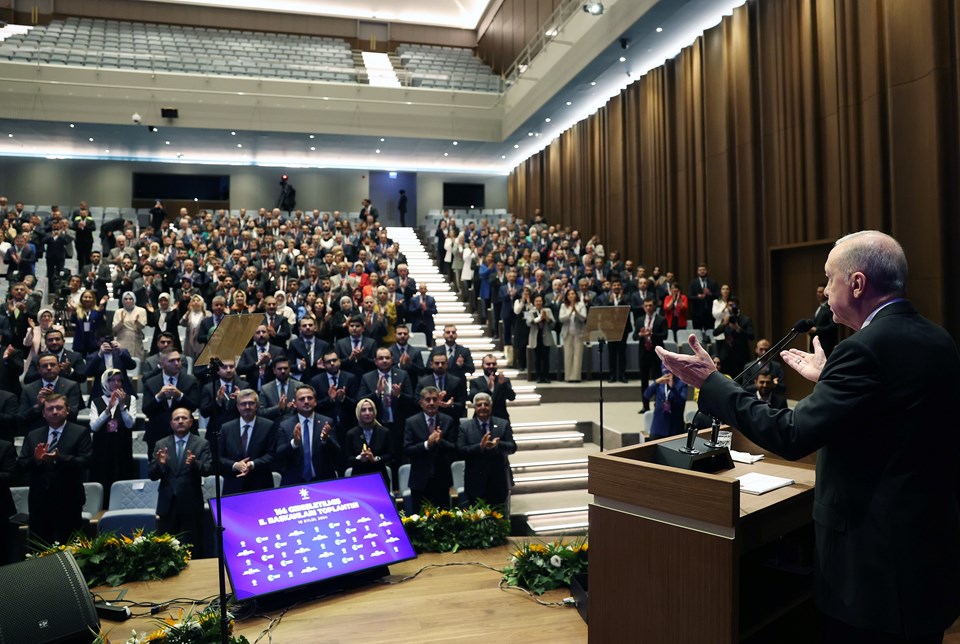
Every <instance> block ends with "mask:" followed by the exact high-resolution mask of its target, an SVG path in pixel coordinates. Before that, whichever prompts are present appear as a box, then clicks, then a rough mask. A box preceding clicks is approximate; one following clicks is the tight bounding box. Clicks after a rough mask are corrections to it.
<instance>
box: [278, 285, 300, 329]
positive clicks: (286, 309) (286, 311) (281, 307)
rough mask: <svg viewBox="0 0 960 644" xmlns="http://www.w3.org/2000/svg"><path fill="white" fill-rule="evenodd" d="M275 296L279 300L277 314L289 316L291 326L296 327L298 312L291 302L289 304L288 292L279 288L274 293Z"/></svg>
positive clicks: (288, 320)
mask: <svg viewBox="0 0 960 644" xmlns="http://www.w3.org/2000/svg"><path fill="white" fill-rule="evenodd" d="M273 297H275V298H276V300H277V315H282V316H283V317H285V318H287V322H289V323H290V326H291V327H294V328H296V326H297V312H296V311H294V310H293V309H292V308H291V307H290V305H289V304H287V294H286V293H284V292H283V291H279V290H278V291H277V292H276V293H274V294H273Z"/></svg>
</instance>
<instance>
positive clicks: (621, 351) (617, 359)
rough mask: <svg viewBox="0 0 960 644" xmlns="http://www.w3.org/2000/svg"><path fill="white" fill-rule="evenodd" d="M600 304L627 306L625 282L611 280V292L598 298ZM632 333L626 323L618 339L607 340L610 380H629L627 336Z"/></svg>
mask: <svg viewBox="0 0 960 644" xmlns="http://www.w3.org/2000/svg"><path fill="white" fill-rule="evenodd" d="M597 299H598V301H597V305H598V306H626V305H627V304H629V301H628V298H627V296H626V295H624V293H623V284H622V283H621V282H620V280H612V281H611V282H610V292H609V293H605V294H603V295H601V296H600V297H599V298H597ZM629 333H630V325H629V324H628V323H626V322H625V323H624V325H623V333H622V334H621V336H620V338H619V339H617V340H614V339H612V338H611V339H610V341H609V342H607V349H608V355H609V359H610V367H609V374H610V379H609V380H608V382H611V383H613V382H627V336H628V334H629Z"/></svg>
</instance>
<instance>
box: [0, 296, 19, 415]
mask: <svg viewBox="0 0 960 644" xmlns="http://www.w3.org/2000/svg"><path fill="white" fill-rule="evenodd" d="M2 318H3V316H2V315H0V319H2ZM8 340H9V339H8ZM21 375H23V352H22V351H20V350H19V349H17V348H16V347H15V346H14V345H13V344H8V345H7V346H6V347H5V348H4V349H3V354H2V356H0V390H2V391H9V392H10V393H12V394H13V395H14V396H15V397H16V399H17V401H18V402H19V400H20V392H21V391H23V387H22V385H21V384H20V376H21Z"/></svg>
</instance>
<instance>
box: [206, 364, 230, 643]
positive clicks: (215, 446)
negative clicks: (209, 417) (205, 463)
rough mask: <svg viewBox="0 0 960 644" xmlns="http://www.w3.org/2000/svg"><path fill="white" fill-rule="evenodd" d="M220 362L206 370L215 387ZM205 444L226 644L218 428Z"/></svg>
mask: <svg viewBox="0 0 960 644" xmlns="http://www.w3.org/2000/svg"><path fill="white" fill-rule="evenodd" d="M221 364H222V363H221V362H220V360H219V359H218V358H211V360H210V365H209V366H208V368H207V377H208V378H209V379H210V383H211V384H213V385H214V386H216V382H217V380H219V379H220V375H219V372H220V366H221ZM207 442H208V443H209V444H210V456H211V457H212V458H213V476H214V501H215V503H216V506H217V523H216V525H215V526H214V547H215V548H216V549H217V569H218V571H219V573H220V642H221V644H228V642H229V635H228V631H229V628H230V618H229V616H228V615H227V577H226V561H225V558H224V555H223V513H222V511H221V508H220V499H221V498H222V497H223V491H222V490H221V489H220V472H221V464H220V428H219V426H218V427H217V428H216V429H214V430H213V431H212V432H211V431H209V430H208V431H207Z"/></svg>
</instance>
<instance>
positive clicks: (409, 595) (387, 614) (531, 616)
mask: <svg viewBox="0 0 960 644" xmlns="http://www.w3.org/2000/svg"><path fill="white" fill-rule="evenodd" d="M511 550H512V548H511V547H510V546H503V547H500V548H492V549H490V550H466V551H463V552H458V553H454V554H426V555H421V556H420V557H418V558H417V559H414V560H412V561H407V562H403V563H400V564H397V565H394V566H391V567H390V573H391V577H390V579H391V580H392V579H396V578H399V577H403V576H406V575H412V574H414V573H416V572H417V571H418V570H420V569H421V568H423V567H424V566H426V565H429V564H450V563H467V562H481V563H485V564H487V565H489V566H493V567H495V568H502V567H503V566H505V565H507V563H508V561H507V559H508V558H509V556H510V552H511ZM499 581H500V574H499V573H498V572H495V571H493V570H489V569H487V568H482V567H480V566H469V565H454V566H448V567H442V568H431V569H429V570H426V571H424V572H423V573H421V574H420V575H419V576H418V577H416V578H415V579H411V580H409V581H405V582H403V583H399V584H393V585H388V584H381V583H374V584H371V585H368V586H364V587H362V588H359V589H356V590H351V591H346V592H343V593H340V594H336V595H332V596H329V597H325V598H322V599H317V600H312V601H309V602H305V603H303V604H300V605H298V606H295V607H294V608H292V609H290V610H289V611H288V612H287V613H286V614H285V615H284V616H283V619H282V620H281V621H280V623H279V624H277V625H276V626H275V627H274V628H273V632H272V635H273V639H272V641H273V642H277V643H279V644H282V643H288V642H289V643H294V642H317V643H328V644H334V643H347V642H350V643H351V644H353V643H356V642H378V643H382V642H454V641H461V642H471V641H491V642H524V643H528V642H531V643H532V642H544V643H547V642H549V643H552V644H563V643H565V642H571V643H573V642H576V643H583V642H586V641H587V625H586V624H585V623H584V622H583V620H581V619H580V615H579V614H578V613H577V610H576V608H574V607H573V606H566V607H547V606H541V605H539V604H537V603H536V602H534V601H533V600H532V599H530V598H528V597H527V595H526V594H524V593H521V592H520V591H507V592H504V591H502V590H500V589H499V588H498V587H497V584H498V583H499ZM227 585H228V588H229V581H228V584H227ZM217 586H218V581H217V563H216V560H214V559H200V560H195V561H191V562H190V565H189V566H188V567H187V568H186V570H184V571H183V572H182V573H180V574H179V575H178V576H176V577H172V578H170V579H166V580H164V581H162V582H138V583H133V584H126V585H124V586H123V588H126V589H127V594H126V596H125V597H124V599H127V600H132V601H142V602H165V601H169V600H171V599H173V598H177V597H190V598H196V599H202V598H205V597H209V596H211V595H214V594H215V593H216V592H217ZM96 590H97V591H103V594H104V596H108V597H109V596H116V591H117V589H116V588H109V587H101V588H98V589H96ZM567 596H569V593H568V592H567V591H566V589H560V590H556V591H551V592H549V593H545V594H544V595H543V596H542V597H541V599H542V600H543V601H560V600H562V599H563V598H564V597H567ZM133 612H134V613H135V614H136V613H139V612H144V609H133ZM177 612H178V610H177V609H168V610H165V611H163V612H162V613H160V614H159V615H157V617H166V616H170V615H173V616H176V615H177ZM281 612H282V610H281V609H276V610H270V611H266V612H261V613H260V614H258V615H257V616H255V617H252V618H250V619H247V620H244V621H242V622H238V623H237V625H236V628H235V631H234V632H235V634H242V635H246V637H247V639H249V640H250V641H251V642H253V641H254V640H255V639H256V638H257V637H259V636H260V634H261V633H262V632H263V631H264V630H265V629H266V628H267V627H268V625H269V623H270V619H271V618H276V617H278V616H279V615H280V613H281ZM155 626H156V625H155V622H153V621H152V618H148V617H142V618H135V619H130V620H128V621H126V622H123V623H120V624H116V623H112V622H103V627H104V631H105V632H109V635H108V637H109V638H110V641H113V642H123V641H126V639H127V638H128V637H130V634H131V630H132V629H136V631H137V632H138V633H144V632H151V631H152V630H154V628H155ZM261 641H264V642H265V641H270V640H269V639H268V638H266V637H265V638H264V639H263V640H261Z"/></svg>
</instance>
